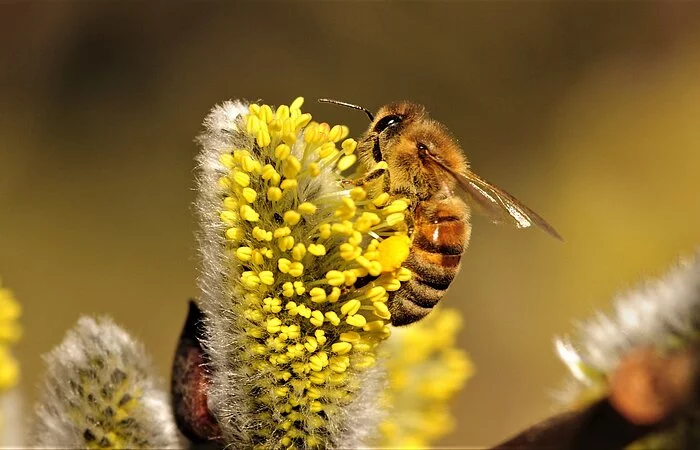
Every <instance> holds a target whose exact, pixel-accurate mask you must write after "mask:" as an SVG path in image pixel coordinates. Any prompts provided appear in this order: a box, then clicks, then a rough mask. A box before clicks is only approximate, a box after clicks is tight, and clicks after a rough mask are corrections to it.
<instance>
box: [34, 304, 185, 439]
mask: <svg viewBox="0 0 700 450" xmlns="http://www.w3.org/2000/svg"><path fill="white" fill-rule="evenodd" d="M44 359H45V361H46V365H47V374H46V376H45V379H44V382H43V386H42V391H41V394H40V400H39V404H38V405H37V409H36V414H37V416H36V419H35V426H34V429H33V431H32V433H31V434H32V435H31V437H30V439H31V440H32V442H31V444H32V445H33V446H35V447H44V448H46V447H51V448H95V447H110V448H176V447H178V446H179V442H178V432H177V429H176V427H175V423H174V421H173V418H172V412H171V409H170V405H169V403H168V397H167V394H166V393H165V392H164V391H162V390H160V389H159V388H158V387H157V386H156V383H155V381H154V379H153V376H152V373H151V368H150V364H149V362H148V358H147V356H146V354H145V351H144V349H143V346H142V345H141V344H139V343H138V342H136V341H135V340H134V339H133V338H131V336H129V334H128V333H126V332H125V331H124V330H122V329H121V328H120V327H118V326H117V325H115V324H114V323H113V322H112V320H111V319H109V318H97V319H94V318H91V317H82V318H81V319H80V320H79V321H78V323H77V325H76V326H75V327H74V328H73V329H71V330H69V331H68V333H67V335H66V337H65V339H64V340H63V342H62V343H61V344H60V345H59V346H57V347H56V348H54V349H53V350H52V351H51V352H49V353H48V354H47V355H45V356H44Z"/></svg>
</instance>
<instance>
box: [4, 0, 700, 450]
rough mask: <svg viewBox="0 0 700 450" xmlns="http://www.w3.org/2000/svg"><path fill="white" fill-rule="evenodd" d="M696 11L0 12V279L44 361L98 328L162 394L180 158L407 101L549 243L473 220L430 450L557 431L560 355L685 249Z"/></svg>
mask: <svg viewBox="0 0 700 450" xmlns="http://www.w3.org/2000/svg"><path fill="white" fill-rule="evenodd" d="M698 55H700V4H694V3H692V2H677V3H671V2H668V3H661V2H658V3H654V2H644V3H634V2H622V1H620V2H594V3H586V4H582V3H574V2H554V1H551V2H503V1H498V2H486V1H481V2H434V3H429V2H412V3H381V2H333V3H321V2H304V3H284V2H261V3H252V2H251V3H236V4H234V3H229V4H225V3H210V2H205V3H199V2H186V3H138V2H115V3H112V2H99V3H98V2H94V3H90V2H76V3H64V2H56V3H54V2H35V3H21V2H18V3H14V2H13V3H6V4H2V5H0V276H2V277H3V280H4V282H5V284H7V285H9V286H10V287H11V288H12V289H13V290H14V291H15V293H16V296H17V298H18V299H19V300H20V301H21V302H22V304H23V307H24V313H23V318H22V320H23V323H24V326H25V336H24V338H23V340H22V342H21V343H20V344H19V345H18V347H17V348H16V353H17V355H18V357H19V360H20V362H21V364H22V370H23V375H22V388H23V390H24V392H25V394H26V395H27V396H28V401H29V402H31V401H33V399H34V395H35V391H36V389H35V388H36V384H37V382H38V377H39V376H40V374H41V371H42V370H43V367H42V363H41V359H40V355H41V354H42V353H44V352H46V351H48V350H49V349H50V348H51V347H52V346H53V345H55V344H57V343H58V342H60V340H61V338H62V335H63V333H64V332H65V331H66V329H68V328H69V327H70V326H71V325H72V324H73V323H74V322H75V321H76V319H77V318H78V317H79V315H81V314H110V315H112V316H113V317H115V318H116V320H117V321H118V322H119V323H120V324H123V325H124V326H125V327H126V328H127V329H129V330H130V331H131V332H133V334H134V335H135V336H137V337H138V338H140V339H141V340H142V341H143V342H144V343H145V345H146V346H147V348H148V350H149V352H150V353H151V354H152V355H153V359H154V361H155V364H156V366H157V368H158V370H159V372H160V374H161V375H162V376H163V377H164V378H166V377H167V374H168V371H169V364H170V359H171V354H172V352H173V349H174V345H175V341H176V338H177V335H178V333H179V327H180V325H181V322H182V320H183V319H184V315H185V310H186V299H187V298H188V297H192V296H196V295H197V289H196V284H195V277H196V273H197V272H196V264H197V256H196V250H195V245H194V239H193V233H194V230H195V223H194V219H193V215H192V211H191V206H190V204H191V202H192V200H193V197H194V192H193V175H194V172H193V166H194V164H193V157H194V155H195V153H196V147H195V145H194V144H193V138H194V137H195V136H196V135H197V134H198V133H199V131H200V130H201V125H200V124H201V120H202V118H203V117H204V116H205V114H206V113H207V111H208V109H209V108H210V107H211V106H212V105H214V104H215V103H216V102H220V101H223V100H225V99H229V98H247V99H251V100H256V99H264V100H265V101H266V102H268V103H272V104H279V103H281V102H290V101H291V100H292V99H293V98H294V97H296V96H298V95H303V96H305V97H306V99H307V103H306V105H305V109H306V110H308V111H309V112H311V113H312V114H314V115H315V116H316V117H317V118H322V119H324V120H326V121H328V122H331V123H338V122H343V123H346V124H348V125H349V126H351V130H352V131H353V132H354V133H359V132H361V131H362V130H363V128H364V127H365V126H366V119H365V118H364V116H363V115H362V114H360V113H358V112H356V111H352V110H346V109H342V108H337V107H333V106H330V105H319V104H316V103H315V102H314V101H313V100H314V99H315V98H318V97H333V98H337V99H341V100H346V101H351V102H355V103H358V104H361V105H364V106H366V107H368V108H370V109H376V108H377V107H378V106H380V105H381V104H383V103H386V102H389V101H392V100H399V99H411V100H414V101H417V102H421V103H423V104H425V105H426V106H427V107H428V109H429V110H431V111H432V114H433V116H434V117H435V118H437V119H438V120H441V121H443V122H444V123H445V124H446V125H447V126H448V127H450V129H451V130H452V131H453V132H454V134H455V135H456V136H458V137H459V138H460V141H461V144H462V146H463V148H464V149H465V152H466V154H467V155H468V157H469V158H470V159H471V161H472V164H473V168H474V169H475V171H476V172H478V173H479V174H481V175H482V176H484V177H485V178H487V179H489V180H491V181H492V182H494V183H496V184H498V185H499V186H501V187H504V188H505V189H507V190H509V191H511V192H512V193H513V194H515V195H516V196H518V197H519V198H521V199H523V200H524V201H525V202H526V203H527V204H528V205H529V206H531V207H532V208H533V209H535V210H537V211H538V212H540V213H541V214H542V215H543V216H544V217H546V218H547V219H548V220H549V221H551V223H552V224H554V225H555V226H556V227H557V228H558V230H559V231H560V232H561V234H562V235H563V236H564V238H565V241H564V242H563V243H562V242H557V241H556V240H554V239H551V238H550V237H548V236H547V235H545V234H544V233H542V232H539V231H519V230H514V229H512V230H511V229H508V228H503V227H497V226H492V225H490V224H489V223H488V221H486V220H483V219H476V220H475V223H474V232H473V235H472V243H471V246H470V248H469V250H468V252H467V253H466V254H465V257H464V259H463V261H464V264H463V270H462V272H461V274H460V275H459V277H458V278H457V279H456V281H455V283H454V284H453V286H452V289H451V290H450V292H449V294H448V296H447V297H446V299H445V303H446V304H447V305H449V306H452V307H457V308H459V309H460V310H461V311H462V312H463V315H464V330H463V332H462V333H461V336H460V343H461V345H462V346H463V348H465V349H466V350H468V351H469V353H470V354H471V357H472V358H473V360H474V362H475V364H476V366H477V374H476V376H475V377H474V378H473V379H472V380H471V381H470V382H469V384H468V386H467V388H466V389H465V390H464V391H463V392H462V393H461V394H460V395H459V397H458V398H457V399H456V401H455V402H454V411H455V414H456V420H457V429H456V431H455V432H454V433H453V434H451V435H450V436H449V437H447V438H445V439H444V440H443V441H442V442H441V444H443V445H451V446H457V445H461V446H466V445H469V446H483V445H488V444H493V443H496V442H497V441H499V440H501V439H504V438H506V437H507V436H508V435H510V434H512V433H514V432H516V431H517V430H519V429H520V428H522V427H524V426H526V425H528V424H531V423H532V422H534V421H536V420H539V419H541V418H543V417H545V416H546V415H547V414H549V413H550V412H551V411H552V409H551V408H552V406H553V405H554V402H553V400H552V397H551V394H552V392H553V390H554V389H556V388H557V387H559V386H560V382H561V380H562V378H563V376H564V374H565V370H564V368H563V366H562V364H560V363H559V362H558V361H557V359H556V357H555V355H554V352H553V345H552V340H553V337H554V336H556V335H564V334H567V333H570V332H572V331H573V330H574V329H575V327H574V325H573V322H574V321H575V320H577V319H582V318H586V317H589V316H590V315H591V314H592V313H593V312H594V310H595V309H596V308H607V306H608V304H609V299H610V298H611V297H612V296H613V295H614V294H615V293H616V292H618V291H619V290H620V289H623V288H625V287H627V286H630V285H633V284H634V283H635V282H636V281H638V280H639V279H640V278H642V277H645V276H648V275H651V274H656V273H659V271H661V270H662V269H663V268H664V267H665V266H666V265H667V264H669V263H670V262H671V261H673V260H674V259H675V257H676V255H679V254H690V253H692V252H693V251H694V248H695V246H696V245H697V244H698V242H699V241H700V208H699V206H700V202H699V201H698V194H697V193H698V190H700V177H699V176H698V173H699V172H700V171H699V168H700V82H699V81H698V80H700V57H699V56H698Z"/></svg>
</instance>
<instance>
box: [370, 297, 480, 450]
mask: <svg viewBox="0 0 700 450" xmlns="http://www.w3.org/2000/svg"><path fill="white" fill-rule="evenodd" d="M460 326H461V317H460V315H459V313H458V312H457V311H456V310H453V309H441V308H436V309H435V311H433V312H432V313H430V315H429V316H428V317H426V318H425V319H423V320H422V321H420V322H418V323H416V324H415V325H413V326H411V327H406V328H401V329H398V330H396V331H395V332H394V335H393V336H392V337H391V340H390V341H389V342H388V344H387V345H386V346H385V347H384V349H383V350H384V351H386V352H387V353H390V355H387V358H386V370H387V374H388V378H389V386H388V389H387V390H386V392H385V395H384V401H385V402H386V404H387V405H388V409H389V414H387V417H386V419H385V420H384V421H383V422H382V424H381V428H380V429H381V437H382V439H381V441H380V446H381V447H392V448H426V447H428V446H430V444H432V443H434V442H435V441H436V440H437V439H439V438H441V437H443V436H444V435H446V434H447V433H448V432H450V431H451V430H452V428H453V426H454V424H453V418H452V415H451V414H450V409H449V406H450V405H449V401H450V400H452V398H453V397H454V395H455V394H456V393H457V392H459V391H460V390H461V389H462V388H463V387H464V384H465V383H466V381H467V379H468V378H470V377H471V376H472V374H473V373H474V369H473V366H472V364H471V361H470V360H469V358H468V356H467V355H466V353H465V352H464V351H462V350H460V349H459V348H458V347H457V346H456V345H455V339H456V335H457V332H458V331H459V328H460Z"/></svg>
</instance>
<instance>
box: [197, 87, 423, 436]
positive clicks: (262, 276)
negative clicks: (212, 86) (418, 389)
mask: <svg viewBox="0 0 700 450" xmlns="http://www.w3.org/2000/svg"><path fill="white" fill-rule="evenodd" d="M302 103H303V99H301V98H298V99H296V100H294V102H292V104H291V105H289V106H286V105H283V106H280V107H278V108H275V109H273V108H271V107H270V106H268V105H258V104H251V105H247V104H244V103H240V102H227V103H225V104H223V105H221V106H218V107H216V108H214V110H213V111H212V112H211V113H210V115H209V116H208V117H207V119H206V120H205V127H206V130H205V132H204V134H203V135H202V136H201V137H200V139H199V141H200V144H201V146H202V153H201V154H200V156H199V163H200V166H201V173H200V178H199V186H198V188H199V197H198V200H197V203H196V206H197V210H198V212H199V216H200V225H201V232H200V234H199V243H200V248H201V252H202V258H203V267H202V273H201V276H200V280H199V282H200V286H201V288H202V296H201V307H202V309H203V311H204V313H205V317H206V319H207V321H206V338H205V347H206V349H207V352H208V353H209V356H210V358H211V386H210V388H209V404H210V406H211V410H212V412H213V414H214V415H215V417H216V418H217V419H218V421H219V423H220V425H221V429H222V432H223V434H224V436H223V440H224V441H225V442H226V443H228V444H232V445H234V446H243V447H248V446H258V447H261V448H322V447H323V448H325V447H339V446H343V447H356V446H359V445H362V444H363V443H364V442H366V441H367V439H368V437H369V436H370V435H371V434H372V433H373V432H374V431H375V430H376V428H377V426H378V424H379V408H378V407H377V399H378V396H379V391H380V390H381V388H382V386H381V383H382V379H381V377H380V374H379V372H378V371H377V370H376V369H373V367H374V366H375V363H376V359H377V346H378V345H379V344H380V343H381V342H382V341H383V340H385V339H387V338H388V337H389V335H390V329H389V319H390V314H389V311H388V309H387V307H386V302H387V300H388V294H387V292H388V291H391V290H396V289H398V288H399V287H400V285H401V281H406V280H407V279H408V278H409V277H410V272H408V271H407V269H405V268H404V267H402V263H403V262H404V260H405V259H406V257H407V256H408V247H409V245H410V239H409V238H408V236H407V232H408V229H407V225H406V224H405V222H404V221H403V219H402V218H398V219H397V218H396V217H394V216H393V215H391V211H388V210H386V208H385V205H387V202H386V201H384V199H380V200H381V201H377V199H376V198H372V197H370V196H368V194H367V193H366V192H364V190H363V189H362V188H360V187H355V188H352V189H350V188H347V187H345V186H344V185H343V184H342V183H341V181H342V179H343V177H342V176H341V174H340V173H341V172H343V173H345V174H346V173H347V171H352V169H353V167H354V162H355V160H356V158H354V154H353V152H354V149H355V145H356V143H355V142H354V141H353V140H352V139H346V137H347V135H348V129H347V127H345V126H342V125H336V126H332V127H331V126H329V125H328V124H325V123H317V122H313V121H312V118H311V115H309V114H307V113H303V112H302V111H301V106H302ZM383 242H389V245H382V243H383Z"/></svg>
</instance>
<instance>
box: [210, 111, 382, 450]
mask: <svg viewBox="0 0 700 450" xmlns="http://www.w3.org/2000/svg"><path fill="white" fill-rule="evenodd" d="M248 111H249V109H248V104H246V103H242V102H240V101H233V102H232V101H228V102H225V103H223V104H222V105H220V106H216V107H215V108H214V109H213V110H212V111H211V112H210V114H209V115H208V116H207V118H206V119H205V121H204V126H205V131H204V133H203V134H202V135H201V136H200V137H199V139H198V141H199V143H200V146H201V149H202V150H201V153H200V155H199V157H198V163H199V177H198V191H199V194H198V198H197V200H196V209H197V212H198V213H199V221H200V231H199V233H198V242H199V249H200V253H201V258H202V263H201V264H202V266H201V273H200V276H199V286H200V289H201V296H200V302H199V304H200V306H201V307H202V310H203V312H204V315H205V329H206V331H205V332H206V340H205V342H204V346H205V348H206V351H207V352H208V355H209V357H210V360H211V385H210V386H209V391H208V395H209V405H210V407H211V410H212V413H213V414H214V415H215V416H216V418H217V419H218V421H219V425H220V426H221V430H222V433H223V440H224V443H225V444H227V445H231V446H232V447H233V448H249V447H251V446H252V444H253V437H252V433H253V432H254V431H256V430H257V429H259V428H260V427H261V426H265V425H264V424H263V423H261V422H260V419H258V418H256V413H257V411H255V410H252V408H254V407H255V402H254V399H252V398H250V396H251V394H250V389H249V387H250V385H251V381H252V380H255V379H256V377H260V376H261V375H260V374H258V373H256V372H255V370H254V368H252V367H249V364H248V363H247V361H248V359H246V352H248V353H249V352H250V349H249V348H248V346H249V345H250V344H249V343H250V337H248V336H247V335H246V331H245V330H244V329H242V328H241V325H240V323H241V318H240V317H241V315H242V314H243V307H242V306H241V299H239V298H237V295H236V287H235V286H236V284H237V283H240V282H239V281H238V280H239V279H240V276H241V271H242V269H241V270H239V271H236V270H235V267H236V264H232V260H231V258H232V256H231V255H230V254H227V253H226V252H225V249H226V240H225V237H224V232H225V231H226V227H225V226H224V225H223V224H222V222H221V219H220V213H221V202H222V189H221V187H220V185H219V180H220V178H221V177H222V176H224V175H225V174H227V173H228V169H226V167H225V166H224V165H223V164H222V162H221V157H222V155H224V154H227V153H231V151H232V149H249V150H252V148H253V146H254V139H253V138H251V137H250V135H247V134H246V133H244V127H245V121H244V120H243V117H242V116H243V115H244V114H247V113H248ZM304 145H305V144H304V140H303V139H301V138H300V139H298V140H297V143H296V144H295V145H294V146H293V147H292V149H291V151H292V154H294V155H297V156H299V158H300V159H301V154H303V150H304ZM298 181H299V186H298V188H297V192H299V193H301V194H300V197H305V198H308V199H310V200H309V201H313V199H314V198H318V197H321V196H328V195H333V192H332V189H333V186H337V174H334V173H332V168H331V167H323V168H322V170H321V173H320V175H319V176H316V177H300V178H299V180H298ZM260 194H262V195H264V193H260ZM338 195H347V192H346V191H345V192H343V191H340V192H338ZM295 201H296V200H294V199H293V198H291V197H290V198H287V197H285V198H283V199H282V200H281V201H280V202H278V203H277V205H276V207H275V210H277V208H279V211H280V212H283V211H285V210H287V209H292V208H293V207H294V205H293V202H295ZM331 215H332V211H331ZM322 219H323V217H319V216H318V214H317V215H316V217H315V220H317V221H320V220H322ZM265 225H268V224H263V225H261V226H265ZM313 225H314V224H313V223H312V222H309V225H308V226H307V227H306V228H303V227H301V226H299V227H297V228H296V229H295V231H294V233H302V234H303V233H306V232H311V231H310V230H311V229H312V227H313ZM304 230H308V231H304ZM234 261H235V259H234ZM240 265H241V264H240V263H239V264H238V266H240ZM231 267H234V270H233V271H232V269H231ZM333 268H334V267H327V266H324V265H323V264H322V263H319V264H318V265H316V266H313V267H309V268H307V269H305V274H306V271H307V270H308V271H309V273H314V274H317V276H318V278H324V277H325V273H326V271H328V270H329V269H333ZM356 375H357V380H356V381H357V385H358V386H360V387H359V389H358V391H357V392H356V397H355V399H354V400H353V402H352V403H351V404H349V405H344V406H343V407H341V408H339V410H338V411H337V412H336V413H334V414H329V415H328V417H327V424H326V430H328V432H329V434H330V436H329V437H328V441H327V442H326V445H328V446H330V447H342V448H357V447H360V446H363V445H368V443H369V442H371V439H372V438H374V437H376V435H377V426H378V424H379V422H380V419H381V417H382V414H383V411H382V409H381V408H379V407H378V406H377V405H376V404H377V399H378V398H379V396H378V393H379V391H380V390H381V388H382V387H383V386H384V375H383V372H382V370H381V369H380V368H378V367H375V368H374V369H371V370H366V371H364V372H363V373H361V374H360V373H358V374H356ZM269 422H271V423H270V424H269V426H270V427H271V428H274V427H277V426H278V425H279V424H278V423H277V422H275V419H274V418H272V419H270V421H269ZM262 445H263V446H264V447H273V448H274V447H278V446H280V444H279V442H266V443H262Z"/></svg>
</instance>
